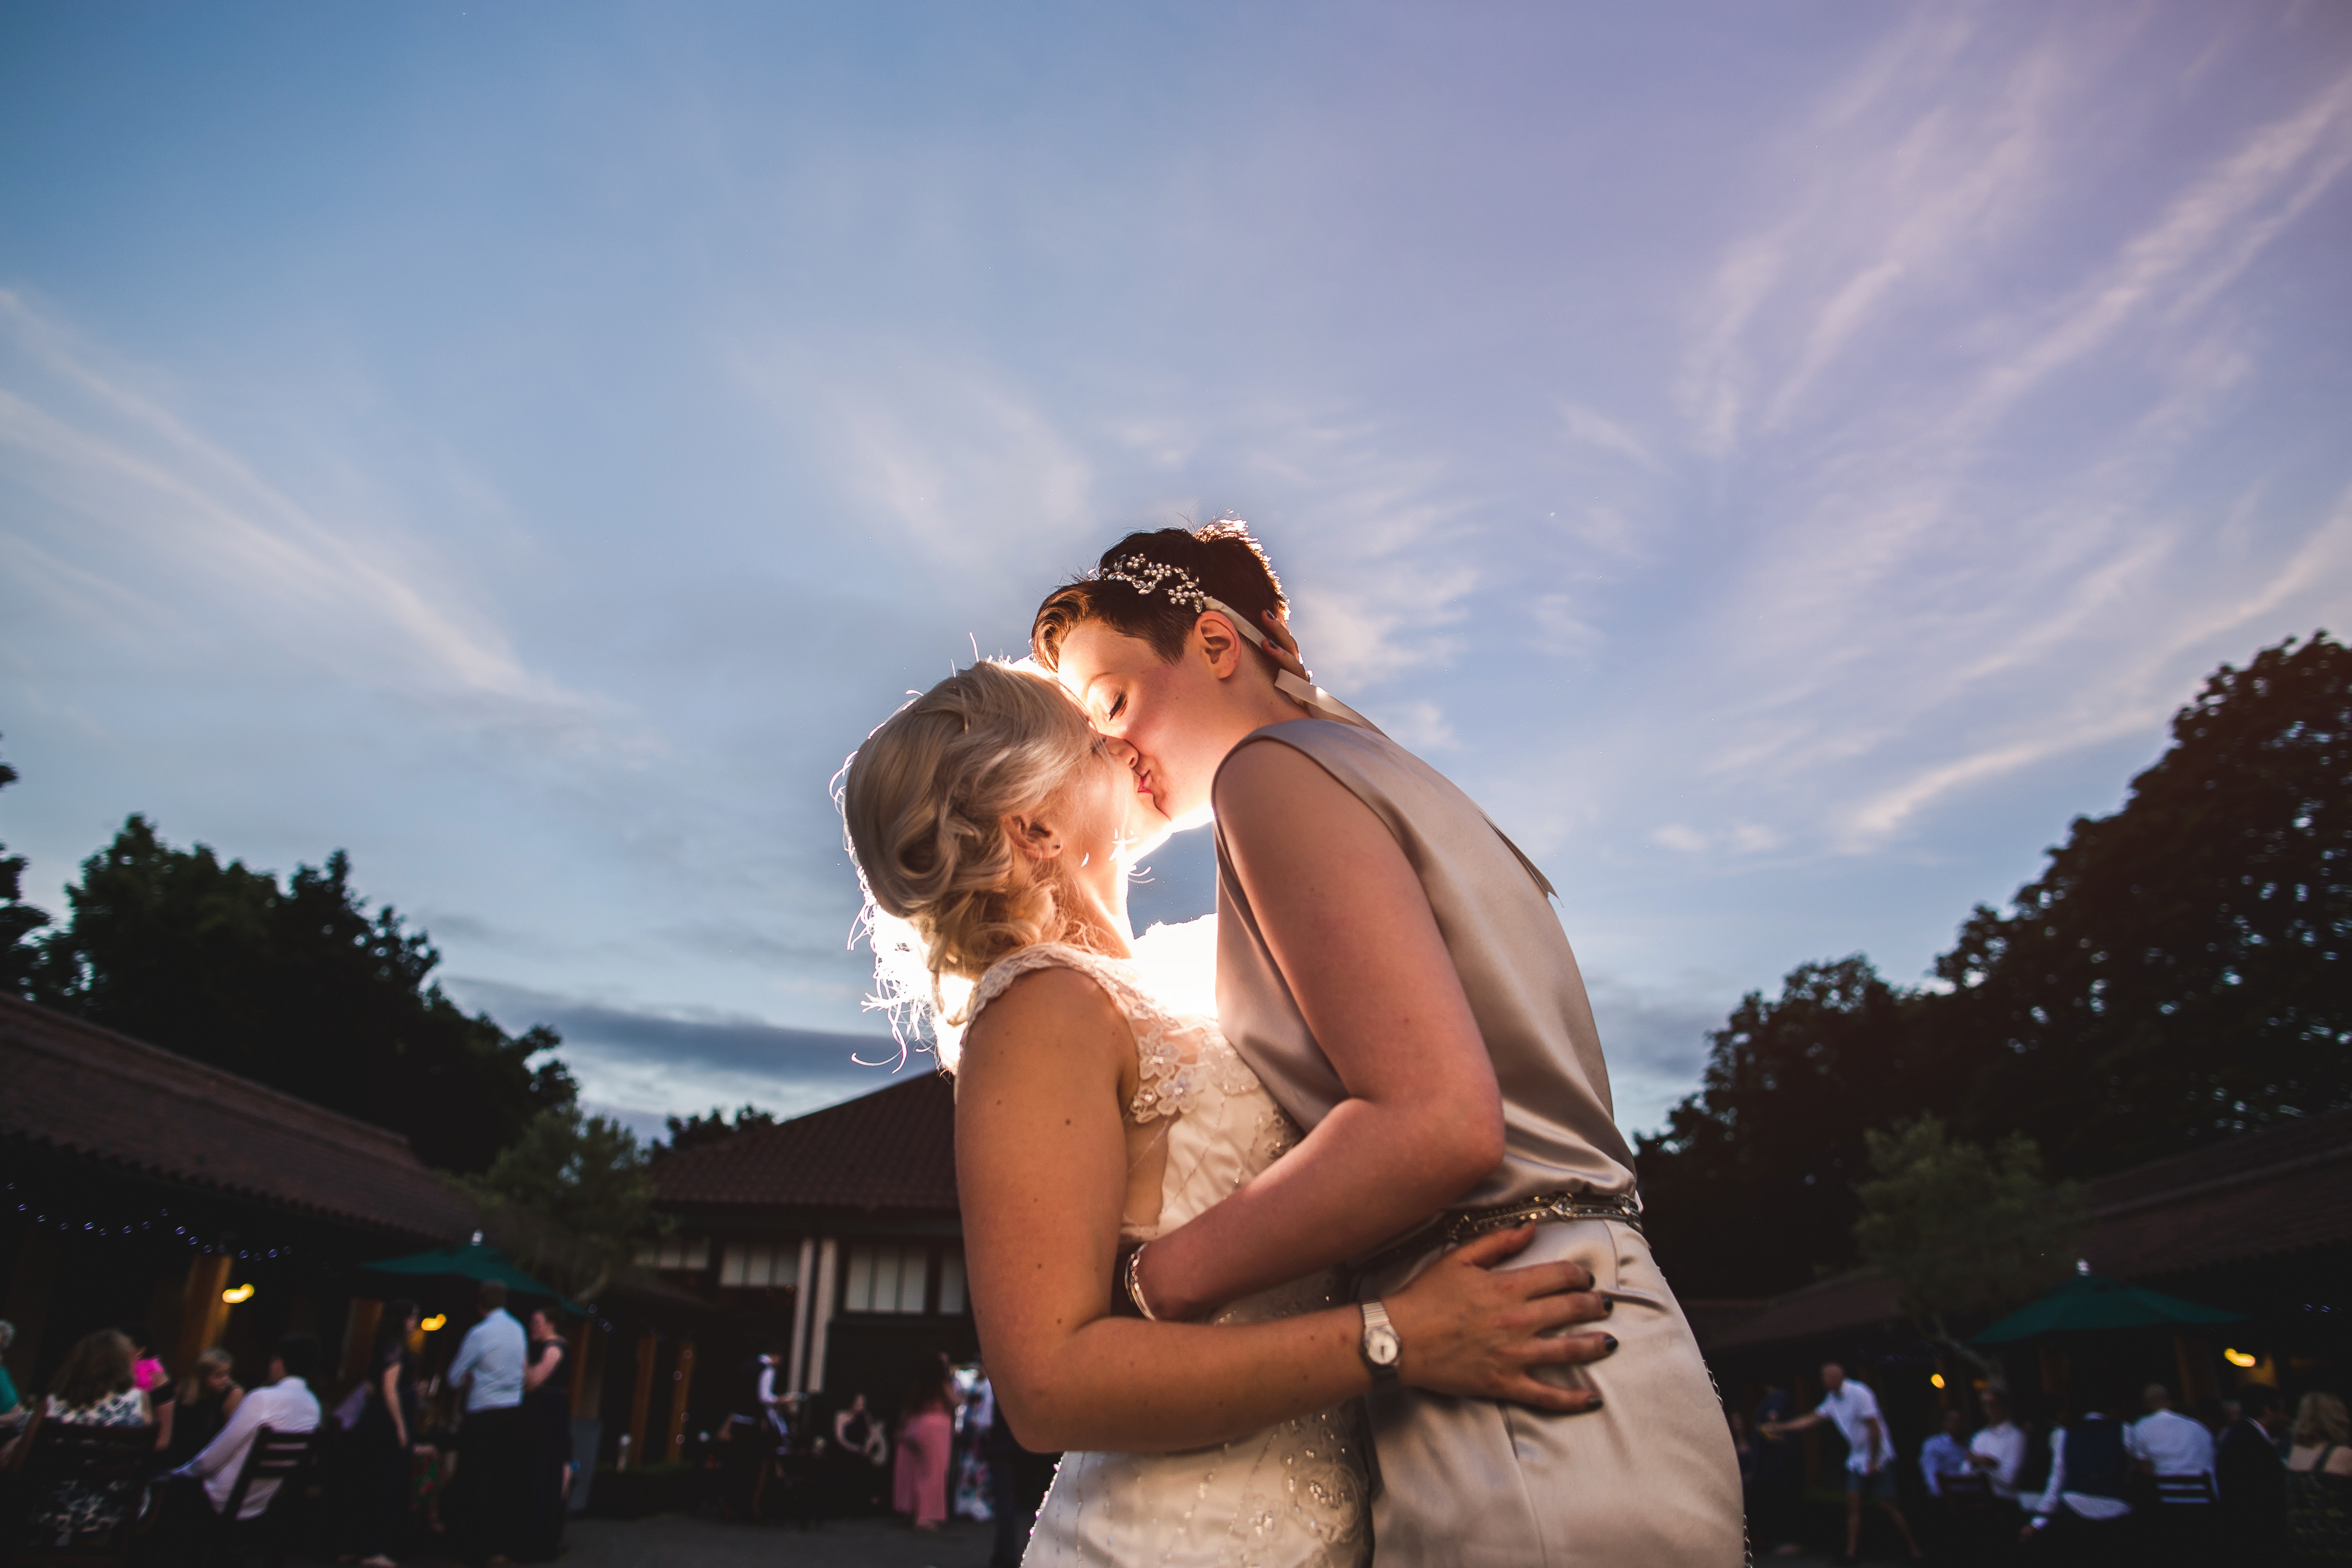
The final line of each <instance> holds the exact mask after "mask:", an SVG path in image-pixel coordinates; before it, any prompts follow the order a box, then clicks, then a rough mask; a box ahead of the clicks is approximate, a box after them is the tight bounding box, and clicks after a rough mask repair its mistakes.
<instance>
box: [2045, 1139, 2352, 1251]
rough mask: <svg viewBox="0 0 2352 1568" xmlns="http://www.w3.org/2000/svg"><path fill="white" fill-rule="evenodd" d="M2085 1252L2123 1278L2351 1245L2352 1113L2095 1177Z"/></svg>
mask: <svg viewBox="0 0 2352 1568" xmlns="http://www.w3.org/2000/svg"><path fill="white" fill-rule="evenodd" d="M2088 1187H2089V1194H2088V1196H2089V1197H2090V1200H2091V1214H2092V1224H2091V1229H2090V1233H2089V1234H2088V1235H2087V1236H2085V1237H2084V1240H2083V1255H2084V1257H2085V1258H2087V1259H2089V1260H2090V1263H2091V1267H2092V1269H2094V1270H2096V1271H2097V1272H2099V1273H2102V1274H2109V1275H2114V1276H2116V1278H2118V1279H2126V1280H2128V1279H2144V1278H2147V1277H2149V1276H2152V1275H2162V1274H2173V1273H2179V1272H2181V1271H2182V1270H2189V1269H2206V1268H2210V1267H2212V1266H2214V1265H2216V1264H2221V1263H2240V1262H2244V1261H2246V1260H2250V1259H2254V1258H2264V1257H2269V1256H2272V1255H2273V1254H2276V1253H2281V1252H2295V1251H2300V1250H2302V1249H2305V1248H2307V1247H2326V1246H2331V1245H2334V1246H2341V1245H2343V1244H2345V1243H2346V1242H2352V1111H2335V1112H2330V1113H2327V1114H2326V1115H2322V1116H2306V1117H2304V1118H2303V1119H2301V1120H2299V1121H2294V1122H2289V1123H2286V1124H2284V1125H2282V1126H2277V1127H2270V1128H2266V1129H2264V1130H2263V1131H2262V1132H2259V1133H2247V1134H2242V1135H2241V1136H2239V1137H2235V1138H2231V1140H2229V1141H2228V1142H2227V1143H2222V1144H2216V1145H2213V1146H2212V1147H2211V1148H2210V1149H2199V1150H2197V1151H2196V1152H2195V1153H2193V1154H2186V1155H2173V1156H2172V1157H2171V1158H2169V1159H2162V1160H2155V1161H2151V1162H2150V1163H2148V1164H2147V1165H2144V1166H2134V1167H2133V1168H2132V1169H2130V1170H2127V1171H2117V1172H2116V1174H2115V1175H2113V1176H2102V1177H2100V1178H2099V1179H2098V1180H2096V1181H2095V1182H2091V1183H2089V1184H2088Z"/></svg>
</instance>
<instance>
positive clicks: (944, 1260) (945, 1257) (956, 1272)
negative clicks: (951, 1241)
mask: <svg viewBox="0 0 2352 1568" xmlns="http://www.w3.org/2000/svg"><path fill="white" fill-rule="evenodd" d="M962 1311H963V1249H962V1248H961V1247H950V1248H949V1249H947V1250H946V1251H945V1252H942V1253H940V1312H946V1313H949V1314H950V1315H952V1314H954V1313H957V1312H962Z"/></svg>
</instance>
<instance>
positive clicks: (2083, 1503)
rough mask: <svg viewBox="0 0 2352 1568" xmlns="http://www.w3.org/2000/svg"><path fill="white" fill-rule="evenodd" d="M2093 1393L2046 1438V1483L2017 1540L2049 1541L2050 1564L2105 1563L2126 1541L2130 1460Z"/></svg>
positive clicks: (2119, 1428)
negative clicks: (2047, 1464)
mask: <svg viewBox="0 0 2352 1568" xmlns="http://www.w3.org/2000/svg"><path fill="white" fill-rule="evenodd" d="M2111 1408H2113V1406H2112V1405H2110V1404H2109V1403H2108V1402H2107V1401H2106V1399H2105V1397H2104V1396H2102V1395H2101V1394H2100V1393H2099V1392H2098V1391H2097V1390H2096V1389H2095V1388H2093V1389H2091V1390H2090V1391H2089V1392H2087V1393H2085V1394H2083V1395H2081V1396H2077V1403H2076V1405H2075V1409H2076V1412H2077V1414H2075V1415H2074V1416H2072V1417H2070V1418H2069V1419H2068V1421H2067V1423H2066V1424H2065V1425H2064V1426H2063V1427H2056V1428H2054V1429H2053V1431H2052V1432H2051V1434H2050V1484H2049V1486H2047V1487H2046V1488H2044V1489H2043V1490H2042V1495H2041V1496H2040V1497H2039V1498H2037V1499H2035V1500H2034V1501H2033V1504H2032V1509H2033V1517H2032V1519H2031V1520H2029V1521H2027V1522H2026V1524H2025V1527H2024V1529H2023V1530H2022V1531H2020V1532H2019V1539H2020V1540H2021V1541H2023V1542H2029V1543H2032V1542H2041V1541H2044V1540H2045V1538H2046V1539H2047V1540H2048V1541H2050V1542H2054V1543H2055V1544H2054V1546H2050V1547H2046V1548H2045V1549H2046V1550H2049V1551H2051V1552H2052V1553H2053V1554H2052V1555H2050V1556H2047V1557H2044V1558H2042V1561H2045V1562H2050V1563H2079V1562H2084V1561H2090V1562H2100V1563H2104V1562H2107V1561H2109V1560H2110V1559H2113V1558H2116V1556H2117V1555H2118V1554H2119V1553H2120V1552H2121V1551H2122V1547H2123V1545H2124V1544H2125V1543H2126V1542H2127V1540H2128V1536H2127V1533H2126V1532H2127V1531H2128V1530H2129V1528H2130V1521H2131V1503H2130V1501H2129V1500H2127V1498H2126V1492H2127V1491H2128V1490H2130V1487H2129V1483H2130V1478H2131V1472H2130V1465H2131V1458H2130V1456H2129V1455H2128V1454H2127V1453H2126V1451H2125V1449H2124V1437H2125V1432H2124V1427H2123V1425H2122V1423H2120V1422H2118V1421H2116V1419H2115V1418H2114V1417H2112V1416H2109V1415H2107V1414H2106V1412H2107V1410H2108V1409H2111Z"/></svg>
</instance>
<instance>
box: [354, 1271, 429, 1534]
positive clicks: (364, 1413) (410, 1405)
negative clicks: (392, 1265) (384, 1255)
mask: <svg viewBox="0 0 2352 1568" xmlns="http://www.w3.org/2000/svg"><path fill="white" fill-rule="evenodd" d="M423 1321H424V1319H423V1316H422V1314H421V1312H419V1310H418V1308H417V1305H416V1303H415V1301H404V1300H398V1299H395V1300H393V1301H386V1302H385V1303H384V1304H383V1312H382V1313H381V1315H379V1316H378V1317H377V1319H376V1322H375V1349H374V1351H373V1353H372V1354H370V1355H369V1357H368V1370H367V1403H366V1404H365V1405H364V1406H362V1407H361V1410H360V1420H359V1426H358V1427H357V1428H356V1429H355V1431H354V1433H353V1437H354V1441H353V1445H352V1446H353V1448H356V1449H357V1451H358V1452H357V1458H356V1461H355V1463H356V1468H357V1469H358V1473H359V1487H360V1496H361V1499H362V1502H361V1507H360V1517H361V1521H362V1522H361V1530H362V1532H363V1533H362V1536H361V1540H360V1551H361V1552H362V1556H361V1558H360V1563H361V1564H362V1568H394V1560H393V1555H392V1549H393V1547H394V1545H396V1544H398V1542H399V1535H400V1530H401V1525H402V1523H403V1522H404V1521H405V1520H406V1519H407V1517H408V1494H409V1483H410V1477H411V1475H412V1474H413V1471H414V1466H413V1465H412V1464H411V1462H410V1460H411V1457H412V1456H413V1455H414V1454H415V1451H416V1448H417V1438H418V1436H419V1434H418V1430H417V1422H416V1415H417V1398H416V1356H415V1353H414V1352H412V1351H411V1350H410V1349H409V1348H408V1342H409V1338H410V1336H411V1335H413V1334H415V1333H416V1331H417V1328H418V1326H419V1325H420V1324H421V1323H422V1322H423Z"/></svg>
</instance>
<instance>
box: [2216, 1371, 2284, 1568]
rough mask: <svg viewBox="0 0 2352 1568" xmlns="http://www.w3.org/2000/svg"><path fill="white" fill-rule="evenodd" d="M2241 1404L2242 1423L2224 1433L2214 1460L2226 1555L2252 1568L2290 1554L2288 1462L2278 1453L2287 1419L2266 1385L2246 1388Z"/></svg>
mask: <svg viewBox="0 0 2352 1568" xmlns="http://www.w3.org/2000/svg"><path fill="white" fill-rule="evenodd" d="M2236 1404H2237V1406H2238V1410H2239V1416H2238V1419H2237V1420H2236V1421H2234V1422H2232V1423H2231V1425H2230V1427H2229V1428H2228V1430H2226V1431H2224V1432H2223V1433H2222V1434H2221V1447H2220V1451H2219V1452H2218V1453H2217V1454H2216V1455H2215V1456H2214V1461H2213V1470H2214V1475H2215V1477H2216V1479H2219V1481H2220V1482H2221V1540H2222V1542H2223V1550H2222V1557H2223V1559H2224V1561H2228V1562H2235V1563H2244V1564H2246V1565H2247V1568H2253V1565H2254V1564H2256V1563H2276V1562H2279V1561H2280V1560H2281V1559H2283V1558H2284V1557H2285V1556H2286V1464H2285V1461H2284V1460H2283V1459H2281V1458H2279V1450H2278V1444H2279V1439H2280V1438H2281V1437H2284V1436H2285V1435H2286V1420H2285V1415H2284V1405H2283V1403H2282V1402H2281V1400H2280V1399H2279V1392H2278V1390H2277V1389H2275V1388H2272V1387H2270V1386H2268V1385H2263V1384H2259V1383H2258V1384H2255V1385H2253V1386H2252V1387H2250V1388H2247V1389H2244V1390H2242V1392H2241V1393H2240V1395H2239V1396H2238V1399H2237V1401H2236Z"/></svg>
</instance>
